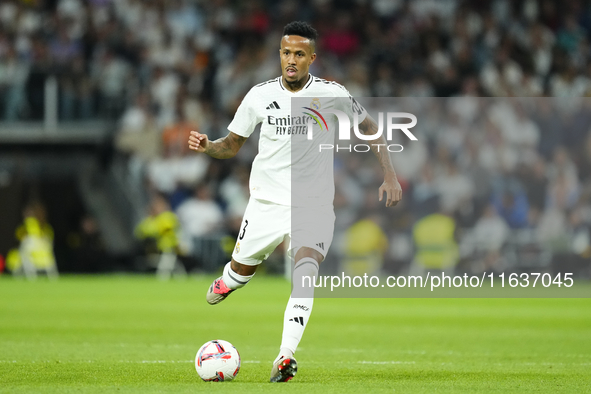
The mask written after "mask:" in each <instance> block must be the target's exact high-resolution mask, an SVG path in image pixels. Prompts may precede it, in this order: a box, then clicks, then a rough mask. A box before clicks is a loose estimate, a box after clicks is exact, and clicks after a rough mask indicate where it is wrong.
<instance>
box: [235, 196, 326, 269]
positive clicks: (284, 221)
mask: <svg viewBox="0 0 591 394" xmlns="http://www.w3.org/2000/svg"><path fill="white" fill-rule="evenodd" d="M334 221H335V214H334V207H333V206H332V204H331V205H324V206H319V207H312V208H310V207H305V208H304V207H291V206H287V205H280V204H275V203H272V202H269V201H263V200H257V199H255V198H251V199H250V200H249V201H248V206H247V207H246V212H244V217H243V218H242V225H241V226H240V232H239V233H238V239H237V240H236V246H235V247H234V252H233V253H232V258H233V259H234V260H236V261H237V262H239V263H240V264H244V265H259V264H260V263H261V262H263V260H265V259H267V258H268V257H269V256H270V255H271V253H273V251H274V250H275V248H277V246H279V244H281V242H283V241H284V240H287V241H288V242H289V252H290V253H291V254H292V255H293V256H295V253H296V252H297V250H298V249H299V248H301V247H308V248H312V249H314V250H317V251H318V252H319V253H321V254H322V255H323V256H325V257H326V253H327V252H328V249H329V248H330V245H331V243H332V237H333V233H334Z"/></svg>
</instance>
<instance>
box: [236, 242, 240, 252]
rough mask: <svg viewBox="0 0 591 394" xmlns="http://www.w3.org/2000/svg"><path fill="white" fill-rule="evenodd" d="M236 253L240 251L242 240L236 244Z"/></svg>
mask: <svg viewBox="0 0 591 394" xmlns="http://www.w3.org/2000/svg"><path fill="white" fill-rule="evenodd" d="M236 253H240V242H238V243H237V244H236Z"/></svg>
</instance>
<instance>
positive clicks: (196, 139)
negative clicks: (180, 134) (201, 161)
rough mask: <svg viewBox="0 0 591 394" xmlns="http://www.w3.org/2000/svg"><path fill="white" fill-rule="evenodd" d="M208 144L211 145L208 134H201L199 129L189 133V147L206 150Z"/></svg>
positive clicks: (201, 150) (198, 150)
mask: <svg viewBox="0 0 591 394" xmlns="http://www.w3.org/2000/svg"><path fill="white" fill-rule="evenodd" d="M207 145H209V139H208V138H207V135H205V134H201V133H200V132H198V131H191V134H190V135H189V149H193V150H196V151H197V152H205V149H207Z"/></svg>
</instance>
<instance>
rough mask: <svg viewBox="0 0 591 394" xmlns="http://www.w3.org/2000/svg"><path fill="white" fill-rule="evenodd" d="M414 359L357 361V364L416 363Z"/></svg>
mask: <svg viewBox="0 0 591 394" xmlns="http://www.w3.org/2000/svg"><path fill="white" fill-rule="evenodd" d="M414 363H415V362H414V361H357V364H374V365H381V364H414Z"/></svg>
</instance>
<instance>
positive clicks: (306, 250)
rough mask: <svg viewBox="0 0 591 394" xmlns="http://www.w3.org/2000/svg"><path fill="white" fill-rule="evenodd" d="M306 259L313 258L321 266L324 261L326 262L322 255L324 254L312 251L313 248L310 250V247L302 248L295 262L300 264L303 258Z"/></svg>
mask: <svg viewBox="0 0 591 394" xmlns="http://www.w3.org/2000/svg"><path fill="white" fill-rule="evenodd" d="M306 257H310V258H313V259H314V260H316V261H317V262H318V264H320V263H321V262H322V261H323V260H324V256H323V255H322V253H320V252H319V251H317V250H316V249H312V248H308V247H305V246H304V247H301V248H300V249H299V250H298V251H297V253H296V256H295V261H296V262H298V261H300V260H301V259H303V258H306Z"/></svg>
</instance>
